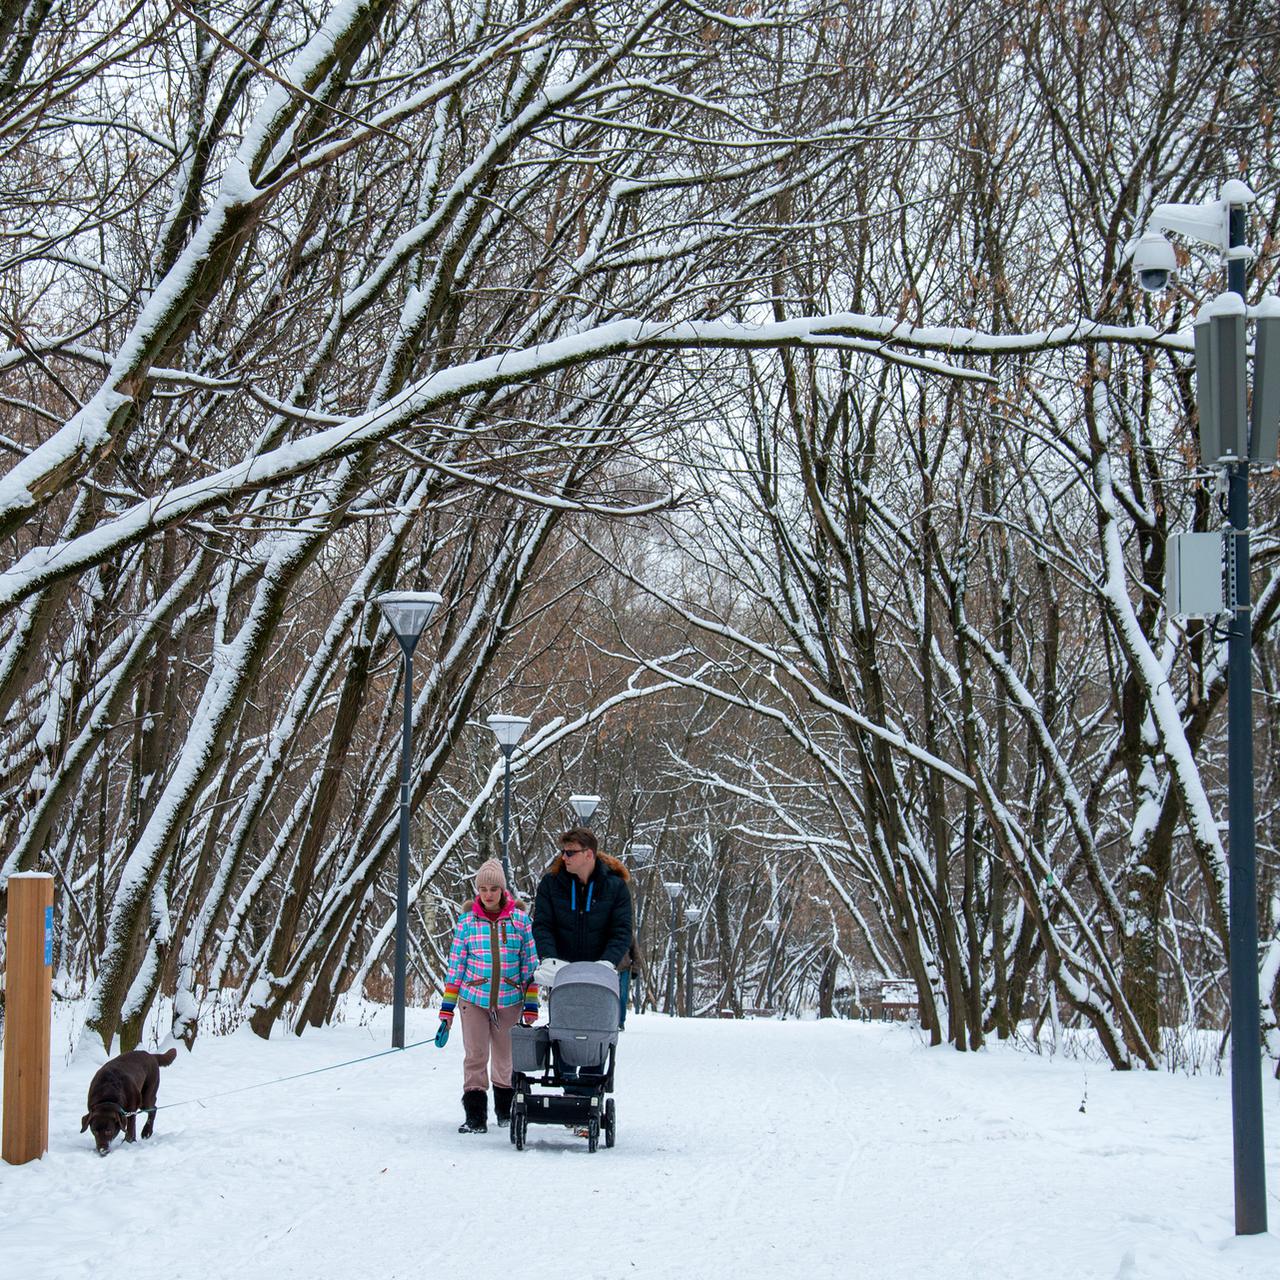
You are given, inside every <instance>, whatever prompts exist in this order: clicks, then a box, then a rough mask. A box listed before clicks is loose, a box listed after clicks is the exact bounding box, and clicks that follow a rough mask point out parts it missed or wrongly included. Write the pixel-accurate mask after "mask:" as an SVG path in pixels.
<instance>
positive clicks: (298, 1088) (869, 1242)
mask: <svg viewBox="0 0 1280 1280" xmlns="http://www.w3.org/2000/svg"><path fill="white" fill-rule="evenodd" d="M435 1025H436V1023H435V1019H434V1018H433V1017H432V1016H431V1014H430V1012H429V1011H416V1010H411V1011H410V1015H409V1029H408V1030H409V1039H410V1040H411V1041H412V1040H416V1039H422V1038H425V1037H428V1036H430V1035H431V1034H432V1033H433V1032H434V1029H435ZM65 1041H66V1036H65V1033H64V1034H63V1043H64V1044H65ZM388 1042H389V1020H388V1018H387V1015H386V1013H385V1012H380V1013H379V1014H378V1015H377V1016H376V1017H375V1018H374V1019H373V1021H372V1022H371V1023H368V1024H367V1025H360V1024H359V1023H358V1022H355V1023H347V1024H344V1025H338V1026H335V1027H332V1028H327V1029H324V1030H320V1031H313V1032H308V1033H307V1034H306V1035H305V1036H303V1037H302V1038H301V1039H295V1038H294V1037H293V1036H291V1035H282V1036H280V1038H278V1039H276V1040H273V1041H271V1042H270V1043H264V1042H262V1041H260V1040H258V1039H256V1038H255V1037H253V1036H252V1035H251V1034H250V1033H249V1032H248V1030H247V1029H246V1030H242V1031H241V1032H238V1033H236V1034H235V1035H232V1036H228V1037H225V1038H215V1037H210V1036H206V1037H203V1038H202V1039H201V1040H200V1041H199V1042H198V1044H197V1048H196V1051H195V1053H194V1054H191V1055H187V1054H185V1053H183V1052H182V1051H181V1050H180V1057H179V1059H178V1061H177V1062H176V1063H174V1065H173V1066H171V1067H169V1068H167V1069H166V1070H165V1071H164V1073H163V1077H162V1086H161V1090H160V1103H161V1105H162V1107H167V1108H168V1109H164V1110H161V1111H160V1113H159V1116H158V1118H157V1124H156V1136H155V1137H154V1138H153V1139H152V1140H151V1141H150V1142H147V1143H143V1142H138V1143H137V1144H136V1145H134V1146H133V1147H126V1146H123V1145H118V1146H117V1147H116V1148H115V1149H113V1151H112V1152H111V1154H110V1156H108V1157H107V1158H106V1159H100V1158H98V1157H97V1156H96V1155H94V1152H93V1145H92V1142H91V1140H90V1137H89V1135H88V1134H84V1135H82V1134H80V1133H79V1124H80V1116H81V1114H82V1113H83V1111H84V1102H85V1093H86V1089H87V1086H88V1082H89V1077H90V1076H91V1075H92V1073H93V1070H94V1067H95V1065H96V1064H95V1063H93V1062H91V1061H88V1060H86V1059H85V1058H84V1057H83V1056H79V1057H77V1058H76V1060H75V1061H73V1062H72V1063H71V1064H70V1065H68V1064H67V1063H66V1062H64V1061H63V1060H61V1059H58V1060H56V1061H55V1064H54V1080H53V1096H52V1100H51V1107H50V1148H49V1153H48V1155H47V1156H46V1157H45V1158H44V1159H43V1160H41V1161H39V1162H34V1163H32V1164H30V1165H25V1166H23V1167H21V1168H13V1167H10V1166H8V1165H3V1164H0V1265H2V1268H3V1272H4V1274H5V1275H6V1276H12V1277H15V1280H17V1278H19V1277H20V1278H21V1280H36V1278H43V1277H59V1280H73V1278H74V1277H81V1276H92V1277H95V1278H99V1277H104V1276H116V1275H125V1274H131V1273H136V1274H139V1275H144V1276H172V1277H181V1278H182V1280H205V1278H206V1277H207V1278H209V1280H214V1278H217V1280H224V1278H227V1277H234V1278H235V1280H257V1278H258V1277H262V1278H263V1280H267V1278H268V1277H270V1278H271V1280H292V1278H293V1277H297V1278H299V1280H304V1278H305V1280H348V1278H350V1280H364V1278H365V1277H369V1278H370V1280H381V1278H384V1277H385V1278H387V1280H392V1278H397V1277H398V1278H402V1280H409V1278H410V1277H412V1278H414V1280H418V1278H420V1277H429V1276H459V1277H466V1278H467V1280H473V1278H479V1277H488V1276H494V1277H497V1276H501V1277H504V1278H506V1277H512V1278H519V1280H526V1278H539V1277H547V1278H548V1280H551V1278H554V1280H587V1278H588V1277H600V1278H601V1280H618V1278H619V1277H673V1278H674V1277H679V1278H680V1280H702V1278H704V1277H713V1278H716V1277H726V1278H731V1280H750V1278H753V1277H775V1276H779V1277H787V1280H812V1278H814V1277H828V1276H829V1277H842V1278H844V1277H857V1278H858V1280H879V1278H880V1277H884V1278H886V1280H890V1278H893V1280H898V1278H914V1277H920V1278H922V1280H923V1278H924V1277H928V1278H929V1280H959V1278H961V1277H981V1278H982V1280H1020V1278H1022V1277H1026V1278H1028V1280H1055V1278H1057V1277H1063V1278H1064V1280H1085V1278H1086V1277H1108V1278H1110V1277H1115V1278H1116V1280H1147V1278H1150V1280H1181V1278H1182V1277H1186V1278H1187V1280H1191V1278H1193V1277H1194V1280H1217V1278H1218V1277H1249V1280H1266V1278H1268V1277H1280V1242H1278V1240H1277V1236H1273V1235H1267V1236H1259V1237H1253V1238H1246V1239H1241V1238H1237V1237H1235V1236H1234V1235H1233V1229H1232V1222H1233V1218H1232V1173H1231V1136H1230V1135H1231V1118H1230V1090H1229V1083H1228V1080H1227V1079H1226V1078H1225V1077H1219V1078H1203V1077H1202V1078H1194V1079H1190V1078H1187V1077H1183V1076H1170V1075H1155V1074H1138V1073H1132V1074H1125V1075H1118V1074H1115V1073H1113V1072H1111V1071H1108V1070H1107V1069H1106V1068H1105V1067H1103V1066H1099V1065H1093V1066H1086V1065H1084V1064H1082V1063H1081V1062H1079V1061H1066V1060H1063V1059H1062V1058H1057V1059H1052V1060H1051V1059H1049V1058H1044V1057H1037V1056H1035V1055H1034V1054H1029V1053H1026V1052H1019V1051H1015V1050H1012V1049H1007V1048H1001V1047H993V1048H991V1049H989V1050H987V1051H985V1052H982V1053H979V1054H965V1055H961V1054H957V1053H954V1052H952V1051H949V1050H945V1049H927V1048H925V1047H924V1045H923V1044H922V1043H921V1042H920V1039H919V1037H918V1035H917V1034H916V1033H914V1032H912V1031H911V1030H909V1029H907V1028H905V1027H902V1026H884V1025H881V1024H861V1023H847V1022H822V1023H819V1022H784V1023H774V1022H768V1021H755V1022H736V1023H735V1022H710V1021H704V1022H686V1021H684V1020H678V1019H677V1020H673V1019H667V1018H662V1017H658V1016H646V1017H638V1018H633V1019H630V1020H629V1021H628V1026H627V1030H626V1032H625V1033H624V1034H623V1036H622V1038H621V1045H620V1049H619V1058H618V1074H617V1094H616V1098H617V1106H618V1145H617V1147H615V1148H614V1149H613V1150H606V1149H605V1148H604V1146H603V1145H602V1146H601V1148H600V1150H599V1151H598V1152H596V1153H595V1154H594V1155H592V1154H589V1153H588V1151H587V1145H586V1143H585V1142H584V1141H582V1140H579V1139H575V1138H574V1137H573V1136H572V1135H571V1134H569V1133H567V1132H566V1131H565V1130H563V1129H551V1128H546V1127H532V1126H531V1127H530V1130H529V1134H530V1140H531V1141H530V1146H529V1148H528V1149H527V1150H526V1151H524V1152H517V1151H516V1150H515V1148H514V1147H513V1146H511V1144H510V1143H509V1142H508V1139H507V1133H506V1131H505V1130H499V1129H498V1128H496V1126H495V1127H491V1128H490V1131H489V1133H488V1135H487V1136H484V1137H480V1136H470V1137H461V1136H459V1135H458V1133H457V1132H456V1128H457V1124H458V1121H459V1120H460V1118H461V1108H460V1105H459V1095H460V1092H461V1063H462V1045H461V1037H460V1036H458V1035H455V1036H454V1038H453V1039H452V1040H451V1041H450V1043H449V1045H448V1046H447V1047H446V1048H445V1050H444V1051H439V1050H437V1049H435V1048H434V1047H433V1046H432V1045H430V1044H427V1045H424V1046H422V1047H420V1048H415V1049H412V1050H409V1051H406V1052H405V1053H403V1054H393V1055H390V1056H386V1057H381V1058H377V1059H374V1060H373V1061H369V1062H364V1063H361V1064H359V1065H356V1066H350V1067H344V1068H342V1069H341V1070H338V1071H331V1072H325V1073H322V1074H318V1075H313V1076H310V1077H308V1078H305V1079H302V1080H297V1081H294V1082H291V1083H286V1084H273V1085H270V1086H268V1087H265V1088H254V1089H250V1090H248V1091H246V1092H243V1093H239V1094H236V1095H234V1096H231V1097H227V1098H223V1099H220V1100H211V1101H207V1102H204V1103H203V1104H201V1103H196V1102H192V1103H189V1104H187V1105H182V1106H174V1105H173V1104H175V1103H179V1102H182V1101H184V1100H187V1099H198V1098H203V1097H205V1096H206V1095H209V1094H213V1093H219V1092H222V1091H224V1090H230V1089H237V1088H240V1087H242V1086H246V1085H257V1084H259V1083H260V1082H263V1081H268V1080H272V1079H274V1078H277V1077H280V1076H286V1075H290V1074H293V1073H297V1072H303V1071H308V1070H311V1069H314V1068H318V1067H323V1066H327V1065H329V1064H331V1063H336V1062H340V1061H342V1060H344V1059H347V1058H355V1057H359V1056H361V1055H363V1054H369V1053H376V1052H377V1051H379V1050H381V1049H384V1048H385V1047H386V1046H387V1044H388ZM57 1045H58V1039H57V1038H56V1036H55V1046H57ZM1265 1093H1266V1107H1267V1126H1268V1129H1267V1146H1268V1151H1269V1153H1270V1159H1269V1161H1268V1178H1269V1184H1268V1185H1269V1190H1270V1196H1269V1204H1270V1217H1271V1223H1272V1226H1273V1229H1274V1230H1275V1231H1276V1232H1277V1235H1280V1154H1278V1153H1280V1087H1278V1086H1277V1084H1276V1082H1275V1081H1274V1080H1271V1079H1270V1078H1268V1079H1267V1080H1266V1084H1265ZM1086 1095H1087V1097H1086ZM1082 1100H1083V1101H1085V1107H1084V1110H1083V1111H1081V1102H1082Z"/></svg>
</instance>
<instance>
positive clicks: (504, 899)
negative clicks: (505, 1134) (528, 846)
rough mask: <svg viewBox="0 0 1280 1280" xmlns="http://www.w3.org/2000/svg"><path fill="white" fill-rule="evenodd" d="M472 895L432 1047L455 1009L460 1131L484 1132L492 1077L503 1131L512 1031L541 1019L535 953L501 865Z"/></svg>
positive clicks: (485, 871) (485, 873) (486, 869)
mask: <svg viewBox="0 0 1280 1280" xmlns="http://www.w3.org/2000/svg"><path fill="white" fill-rule="evenodd" d="M475 884H476V897H475V901H474V902H472V904H471V906H470V907H469V908H468V909H467V910H466V911H464V912H463V913H462V916H461V918H460V919H459V920H458V923H457V925H456V927H455V928H454V931H453V945H452V947H450V949H449V967H448V969H447V970H446V972H445V980H444V981H445V985H444V999H443V1001H442V1002H441V1005H440V1030H439V1032H438V1033H437V1034H436V1044H438V1045H439V1046H440V1047H441V1048H443V1047H444V1042H445V1041H446V1040H447V1039H448V1038H449V1028H450V1027H451V1026H452V1025H453V1016H454V1010H455V1009H456V1008H458V1007H459V1006H460V1007H461V1017H462V1046H463V1061H462V1109H463V1113H464V1114H465V1116H466V1119H464V1120H463V1122H462V1124H461V1125H460V1126H459V1127H458V1132H459V1133H486V1132H488V1112H489V1105H488V1103H489V1095H488V1088H489V1077H490V1076H492V1078H493V1110H494V1114H495V1115H496V1116H497V1118H498V1123H499V1124H500V1125H505V1124H507V1123H508V1122H509V1120H510V1117H511V1028H512V1027H514V1026H515V1025H516V1023H517V1022H519V1021H521V1019H523V1021H524V1023H525V1025H526V1026H531V1025H532V1024H533V1023H534V1022H535V1021H536V1019H537V1017H538V988H537V985H536V984H535V983H534V981H533V972H534V970H535V969H536V968H537V967H538V954H537V952H536V951H535V950H534V947H533V932H532V930H531V927H530V923H529V915H528V912H526V911H525V910H523V908H522V907H521V906H520V905H519V904H518V903H517V902H516V900H515V899H514V898H512V896H511V895H510V894H509V893H508V892H507V882H506V877H505V876H504V875H503V873H502V863H500V862H499V861H498V860H497V859H496V858H490V859H489V861H488V862H486V863H485V864H484V865H483V866H482V867H481V868H480V870H479V871H477V872H476V880H475Z"/></svg>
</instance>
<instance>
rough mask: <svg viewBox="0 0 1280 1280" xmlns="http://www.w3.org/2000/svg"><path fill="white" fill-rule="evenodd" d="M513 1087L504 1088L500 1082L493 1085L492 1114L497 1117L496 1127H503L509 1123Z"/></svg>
mask: <svg viewBox="0 0 1280 1280" xmlns="http://www.w3.org/2000/svg"><path fill="white" fill-rule="evenodd" d="M513 1093H515V1090H514V1089H504V1088H503V1087H502V1086H501V1085H500V1084H495V1085H494V1086H493V1114H494V1116H495V1117H496V1118H497V1121H498V1128H499V1129H505V1128H506V1127H507V1125H508V1124H510V1123H511V1096H512V1094H513Z"/></svg>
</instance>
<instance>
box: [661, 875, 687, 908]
mask: <svg viewBox="0 0 1280 1280" xmlns="http://www.w3.org/2000/svg"><path fill="white" fill-rule="evenodd" d="M662 887H663V888H664V889H665V890H666V891H667V897H668V898H670V899H671V905H672V906H674V905H675V901H676V899H677V898H678V897H679V896H680V895H681V893H683V892H684V885H682V884H681V883H680V882H679V881H678V880H664V881H663V882H662Z"/></svg>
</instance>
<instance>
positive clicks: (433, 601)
mask: <svg viewBox="0 0 1280 1280" xmlns="http://www.w3.org/2000/svg"><path fill="white" fill-rule="evenodd" d="M375 603H376V604H377V606H378V608H380V609H381V610H382V613H383V616H384V617H385V618H386V620H387V621H388V622H389V623H390V624H391V629H392V630H393V631H394V632H395V633H396V637H397V639H399V641H400V643H401V644H402V645H404V646H405V648H406V649H409V650H412V649H413V646H414V645H416V644H417V643H418V637H419V636H420V635H422V633H423V631H424V630H425V629H426V625H427V623H428V622H430V621H431V618H432V615H433V614H434V613H435V611H436V610H437V609H438V608H439V607H440V606H441V605H442V604H443V603H444V597H443V596H442V595H440V593H439V592H437V591H386V592H383V594H382V595H380V596H377V597H375Z"/></svg>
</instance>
